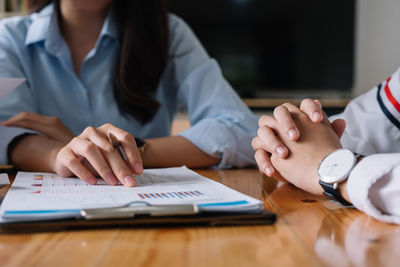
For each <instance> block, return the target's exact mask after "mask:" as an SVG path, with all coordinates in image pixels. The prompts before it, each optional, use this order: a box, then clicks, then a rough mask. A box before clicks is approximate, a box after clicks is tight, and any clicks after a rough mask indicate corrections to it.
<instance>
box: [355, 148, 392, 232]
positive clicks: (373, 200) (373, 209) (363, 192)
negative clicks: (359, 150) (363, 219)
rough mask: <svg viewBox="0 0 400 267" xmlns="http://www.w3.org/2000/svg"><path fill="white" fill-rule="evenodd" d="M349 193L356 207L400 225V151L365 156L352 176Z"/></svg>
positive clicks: (375, 216) (380, 218) (377, 217)
mask: <svg viewBox="0 0 400 267" xmlns="http://www.w3.org/2000/svg"><path fill="white" fill-rule="evenodd" d="M347 192H348V195H349V198H350V200H351V202H352V203H353V205H354V206H355V207H356V208H358V209H360V210H362V211H364V212H365V213H367V214H368V215H370V216H372V217H374V218H376V219H378V220H382V221H385V222H390V223H397V224H400V153H392V154H375V155H371V156H368V157H365V158H363V159H362V160H361V161H360V162H359V163H358V164H357V165H356V167H355V168H354V169H353V171H352V172H351V174H350V176H349V179H348V182H347Z"/></svg>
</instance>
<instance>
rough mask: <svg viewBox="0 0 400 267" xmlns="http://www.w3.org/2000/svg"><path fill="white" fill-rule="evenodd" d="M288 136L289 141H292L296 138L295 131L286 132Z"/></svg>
mask: <svg viewBox="0 0 400 267" xmlns="http://www.w3.org/2000/svg"><path fill="white" fill-rule="evenodd" d="M288 135H289V137H290V139H294V138H296V137H297V131H296V130H295V129H290V130H289V131H288Z"/></svg>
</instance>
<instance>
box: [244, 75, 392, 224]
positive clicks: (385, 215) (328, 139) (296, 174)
mask: <svg viewBox="0 0 400 267" xmlns="http://www.w3.org/2000/svg"><path fill="white" fill-rule="evenodd" d="M330 121H332V123H331V122H330ZM330 121H329V120H328V118H327V117H326V115H325V114H324V113H323V111H322V108H321V105H320V102H319V101H318V100H314V101H313V100H310V99H306V100H303V102H302V104H301V106H300V108H297V107H295V106H293V105H291V104H283V105H281V106H279V107H277V108H276V109H275V110H274V115H273V116H263V117H261V118H260V119H259V129H258V136H257V137H255V138H254V139H253V141H252V146H253V149H254V150H255V159H256V161H257V164H258V167H259V169H260V172H261V173H263V174H266V175H268V176H271V177H275V178H277V179H279V180H286V181H288V182H290V183H292V184H294V185H295V186H297V187H299V188H301V189H303V190H305V191H308V192H310V193H313V194H318V195H320V194H323V193H324V191H325V193H326V192H327V190H326V189H325V188H323V187H322V185H321V183H320V181H319V180H321V181H323V182H324V179H326V177H328V176H330V177H328V178H332V179H333V180H335V179H336V178H340V179H339V180H335V182H337V185H338V187H337V189H333V186H331V189H333V190H334V191H335V192H333V195H332V194H330V195H331V196H332V197H333V198H335V199H336V200H339V202H341V203H344V204H352V205H354V206H355V207H356V208H358V209H360V210H362V211H364V212H365V213H367V214H368V215H370V216H372V217H374V218H376V219H378V220H382V221H386V222H390V223H397V224H400V69H399V70H397V71H396V72H395V73H394V74H393V75H392V76H391V77H389V78H388V79H387V80H385V81H383V82H382V83H381V84H380V85H378V86H377V87H375V88H373V89H372V90H370V91H369V92H367V93H365V94H364V95H361V96H359V97H357V98H355V99H354V100H353V101H351V102H350V103H349V104H348V105H347V107H346V109H345V110H344V112H343V113H341V114H338V115H335V116H333V117H331V118H330ZM319 122H320V123H319ZM339 138H340V139H339ZM342 148H345V149H348V150H350V151H352V152H353V153H354V154H355V155H361V156H359V157H358V156H357V157H356V156H350V157H349V160H348V161H349V162H346V160H347V159H346V157H347V156H344V157H343V156H342V157H341V156H338V155H339V154H340V153H342V154H340V155H345V154H346V153H347V152H346V150H338V149H342ZM343 153H345V154H343ZM335 154H336V157H335V156H334V155H335ZM346 155H349V154H348V153H347V154H346ZM352 160H354V161H355V162H354V164H352V162H351V161H352ZM329 161H330V163H329ZM329 164H330V165H329ZM345 165H346V166H345ZM324 166H325V167H327V168H328V169H329V168H330V169H329V170H328V172H326V171H325V172H324ZM336 169H341V171H342V172H341V173H340V171H339V172H338V171H336ZM327 173H328V174H329V175H326V174H327ZM335 175H336V176H337V177H335ZM339 176H343V177H339ZM324 177H325V178H324ZM331 185H333V184H331ZM328 193H329V192H328ZM331 193H332V192H331ZM328 195H329V194H328Z"/></svg>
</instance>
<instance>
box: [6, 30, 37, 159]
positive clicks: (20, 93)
mask: <svg viewBox="0 0 400 267" xmlns="http://www.w3.org/2000/svg"><path fill="white" fill-rule="evenodd" d="M21 42H22V41H21ZM20 45H21V43H20V42H18V38H14V37H13V35H12V33H11V31H10V30H9V29H8V27H7V25H5V24H4V23H0V77H25V75H24V71H23V67H22V66H21V61H20V55H19V54H18V50H17V49H18V47H19V46H20ZM22 45H24V43H23V42H22ZM33 99H34V98H33V95H32V93H31V91H30V90H29V86H28V82H24V83H23V84H21V85H20V86H18V87H17V88H16V89H14V90H13V91H12V92H11V93H9V94H7V95H6V96H4V97H3V98H1V99H0V121H4V120H7V119H8V118H10V117H12V116H14V115H16V114H18V113H20V112H22V111H30V112H36V108H35V105H34V101H33ZM24 133H35V132H34V131H31V130H27V129H23V128H16V127H1V126H0V164H7V163H8V159H7V147H8V144H9V143H10V142H11V141H12V140H13V139H14V138H15V137H16V136H19V135H21V134H24Z"/></svg>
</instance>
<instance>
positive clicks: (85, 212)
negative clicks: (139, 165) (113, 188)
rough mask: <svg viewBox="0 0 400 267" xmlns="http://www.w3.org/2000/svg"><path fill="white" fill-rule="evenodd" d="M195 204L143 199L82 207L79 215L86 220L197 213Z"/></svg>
mask: <svg viewBox="0 0 400 267" xmlns="http://www.w3.org/2000/svg"><path fill="white" fill-rule="evenodd" d="M198 212H199V208H198V207H197V205H196V204H178V205H151V204H149V203H147V202H144V201H133V202H130V203H128V204H125V205H123V206H117V207H107V208H93V209H82V210H81V215H82V217H83V218H85V219H87V220H93V219H112V218H133V217H135V215H139V214H140V215H141V214H143V215H150V216H168V215H191V214H197V213H198Z"/></svg>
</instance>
